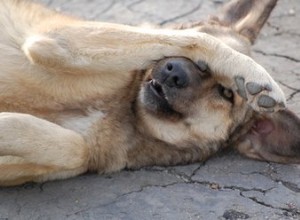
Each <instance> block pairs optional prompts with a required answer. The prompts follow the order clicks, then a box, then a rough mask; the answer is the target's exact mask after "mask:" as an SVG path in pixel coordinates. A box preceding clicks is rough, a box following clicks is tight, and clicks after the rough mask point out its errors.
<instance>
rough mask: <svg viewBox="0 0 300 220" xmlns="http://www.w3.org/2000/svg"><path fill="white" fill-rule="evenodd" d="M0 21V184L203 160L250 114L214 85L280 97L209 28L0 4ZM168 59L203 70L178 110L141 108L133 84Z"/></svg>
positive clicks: (232, 41)
mask: <svg viewBox="0 0 300 220" xmlns="http://www.w3.org/2000/svg"><path fill="white" fill-rule="evenodd" d="M0 27H1V32H2V34H1V35H0V48H1V51H0V60H1V67H0V111H1V112H10V113H2V114H0V128H1V132H0V185H15V184H21V183H24V182H27V181H46V180H52V179H61V178H68V177H71V176H75V175H78V174H80V173H84V172H87V171H97V172H99V173H107V172H113V171H118V170H121V169H123V168H125V167H127V168H139V167H142V166H148V165H175V164H184V163H192V162H196V161H202V160H205V159H206V158H208V157H209V156H211V155H212V154H213V153H215V152H216V151H218V150H219V149H220V148H222V147H224V146H225V143H226V141H227V139H228V138H229V137H230V134H231V133H232V132H233V131H234V130H235V129H236V128H237V126H238V125H240V124H241V123H242V122H243V121H245V120H246V119H247V118H249V115H252V112H253V110H252V109H251V108H250V107H249V105H248V104H250V105H251V104H252V103H250V101H249V102H248V103H247V102H246V101H245V100H243V99H242V98H241V97H239V96H238V95H237V94H236V93H234V96H235V103H234V104H231V103H229V102H228V101H225V100H224V99H223V98H221V97H220V94H218V92H217V89H216V86H217V85H219V84H222V85H223V86H225V87H228V88H232V89H233V90H235V89H236V88H235V84H234V77H235V76H237V75H240V74H242V75H243V76H244V77H245V80H246V81H258V82H266V83H271V85H272V86H273V90H272V91H271V92H270V95H271V96H272V97H273V98H274V99H275V100H276V101H278V102H284V95H283V93H282V91H281V90H280V88H279V87H278V85H277V84H276V83H275V82H274V80H273V79H272V78H271V77H270V75H269V74H268V73H267V72H266V71H265V70H264V69H263V68H262V67H261V66H259V65H258V64H256V63H255V62H254V61H253V60H252V59H251V58H249V57H248V56H245V55H243V54H241V53H239V52H237V51H240V52H242V53H245V54H247V53H248V51H249V48H248V46H249V43H247V41H246V40H245V39H243V38H242V37H241V36H240V35H238V34H236V36H237V37H234V36H232V35H226V36H225V35H224V36H221V35H222V34H213V33H217V31H213V30H214V29H215V28H214V27H212V26H211V29H212V30H211V31H209V30H208V29H207V28H206V29H205V27H202V29H203V32H199V28H200V29H201V27H196V28H195V27H194V28H192V29H187V30H184V31H183V30H171V29H150V28H142V27H131V26H125V25H118V24H108V23H100V22H88V21H81V20H78V19H74V18H71V17H66V16H63V15H60V14H58V13H56V12H53V11H51V10H48V9H46V8H44V7H42V6H40V5H38V4H33V3H30V2H27V1H21V0H19V1H18V0H11V1H6V0H0ZM219 28H220V27H219ZM205 30H206V31H205ZM219 30H220V29H219ZM226 31H227V29H226ZM204 32H207V33H204ZM222 33H225V32H222ZM213 35H215V36H216V37H217V38H219V40H218V39H217V38H215V37H213ZM222 41H223V42H222ZM225 43H227V44H228V45H229V46H230V47H229V46H227V45H226V44H225ZM234 49H236V50H234ZM178 56H182V57H186V58H188V59H186V61H185V62H187V63H189V62H190V60H192V61H194V62H198V61H199V60H202V61H205V62H206V63H207V64H208V65H209V68H210V73H209V74H210V75H209V76H208V77H207V79H206V80H205V81H204V82H203V84H201V86H197V85H196V86H195V87H194V89H193V90H191V91H190V90H187V91H186V92H185V93H183V94H181V93H180V94H181V95H182V97H181V100H178V101H176V99H174V100H175V101H174V103H175V104H174V106H175V107H176V109H178V111H180V112H181V113H182V116H180V117H179V116H178V117H177V116H176V117H175V116H174V117H171V116H170V117H166V116H165V115H159V114H157V115H156V114H152V113H149V111H148V110H147V109H145V107H144V104H143V100H142V95H143V85H144V84H145V83H146V82H147V80H148V78H149V77H150V78H151V77H153V76H152V75H153V74H154V73H155V71H156V68H158V67H159V66H160V65H161V64H159V63H158V62H157V61H159V60H161V59H163V58H165V57H178ZM192 74H195V70H194V71H192ZM195 77H196V76H195ZM195 94H196V95H195ZM188 95H189V97H193V101H189V100H191V99H189V98H188V99H184V97H187V96H188ZM178 99H180V98H179V97H178ZM254 101H255V97H254ZM251 102H252V101H251ZM254 108H255V105H254ZM256 110H260V109H256ZM15 112H19V113H15Z"/></svg>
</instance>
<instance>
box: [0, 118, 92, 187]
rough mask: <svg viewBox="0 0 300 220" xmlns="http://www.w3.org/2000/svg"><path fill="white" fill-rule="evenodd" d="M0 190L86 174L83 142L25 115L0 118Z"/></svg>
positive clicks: (68, 133)
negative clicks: (10, 186) (27, 183)
mask: <svg viewBox="0 0 300 220" xmlns="http://www.w3.org/2000/svg"><path fill="white" fill-rule="evenodd" d="M0 130H1V133H0V186H8V185H17V184H22V183H25V182H28V181H37V182H39V181H46V180H53V179H63V178H67V177H71V176H75V175H78V174H80V173H83V172H85V171H86V170H87V160H88V148H87V147H86V144H85V142H84V140H83V138H82V137H81V136H80V135H79V134H77V133H75V132H73V131H71V130H67V129H64V128H62V127H60V126H58V125H56V124H53V123H51V122H48V121H45V120H43V119H39V118H36V117H34V116H31V115H27V114H18V113H1V114H0Z"/></svg>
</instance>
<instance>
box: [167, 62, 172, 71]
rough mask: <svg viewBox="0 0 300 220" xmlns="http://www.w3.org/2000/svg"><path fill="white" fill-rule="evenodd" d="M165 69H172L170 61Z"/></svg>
mask: <svg viewBox="0 0 300 220" xmlns="http://www.w3.org/2000/svg"><path fill="white" fill-rule="evenodd" d="M167 70H168V71H172V70H173V65H172V63H168V64H167Z"/></svg>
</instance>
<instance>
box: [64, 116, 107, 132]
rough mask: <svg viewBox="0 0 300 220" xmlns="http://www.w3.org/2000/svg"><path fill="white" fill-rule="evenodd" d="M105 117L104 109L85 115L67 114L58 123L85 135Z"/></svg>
mask: <svg viewBox="0 0 300 220" xmlns="http://www.w3.org/2000/svg"><path fill="white" fill-rule="evenodd" d="M104 117H105V113H103V112H102V111H98V110H94V111H89V112H87V113H86V114H84V115H82V114H81V115H79V114H65V115H62V116H60V117H59V119H58V124H59V125H61V126H62V127H64V128H67V129H70V130H73V131H76V132H78V133H80V134H81V135H83V136H86V135H87V134H88V132H89V131H90V130H91V129H92V127H93V125H94V124H96V123H97V124H98V123H101V120H102V119H103V118H104Z"/></svg>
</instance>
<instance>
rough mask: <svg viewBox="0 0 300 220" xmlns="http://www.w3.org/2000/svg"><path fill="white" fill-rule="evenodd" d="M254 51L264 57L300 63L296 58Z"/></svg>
mask: <svg viewBox="0 0 300 220" xmlns="http://www.w3.org/2000/svg"><path fill="white" fill-rule="evenodd" d="M253 51H254V52H256V53H259V54H261V55H264V56H273V57H280V58H285V59H288V60H290V61H293V62H296V63H300V60H298V59H296V58H294V57H291V56H287V55H282V54H277V53H266V52H264V51H262V50H258V49H254V50H253Z"/></svg>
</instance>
